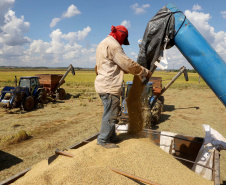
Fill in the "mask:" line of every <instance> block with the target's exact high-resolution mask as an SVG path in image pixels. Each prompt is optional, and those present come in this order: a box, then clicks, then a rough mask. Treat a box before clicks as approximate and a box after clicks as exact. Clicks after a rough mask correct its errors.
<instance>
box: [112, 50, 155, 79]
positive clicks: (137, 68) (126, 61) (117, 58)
mask: <svg viewBox="0 0 226 185" xmlns="http://www.w3.org/2000/svg"><path fill="white" fill-rule="evenodd" d="M113 61H114V62H115V63H116V64H117V65H119V66H120V67H121V68H122V70H123V71H125V72H127V73H131V74H133V75H138V76H145V77H150V76H151V72H150V71H149V70H148V69H146V68H144V67H142V66H141V65H139V64H138V63H136V62H134V61H133V60H132V59H130V58H129V57H128V56H127V55H126V54H125V52H124V51H123V50H122V49H121V48H118V49H116V50H115V53H114V58H113Z"/></svg>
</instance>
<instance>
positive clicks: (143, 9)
mask: <svg viewBox="0 0 226 185" xmlns="http://www.w3.org/2000/svg"><path fill="white" fill-rule="evenodd" d="M149 7H150V5H149V4H143V5H141V6H139V4H138V3H135V4H133V5H131V6H130V8H132V9H133V10H134V13H135V14H137V15H138V14H143V13H145V12H146V9H147V8H149Z"/></svg>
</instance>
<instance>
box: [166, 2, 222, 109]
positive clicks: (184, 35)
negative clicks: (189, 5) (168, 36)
mask: <svg viewBox="0 0 226 185" xmlns="http://www.w3.org/2000/svg"><path fill="white" fill-rule="evenodd" d="M166 7H167V8H168V9H169V10H170V11H171V12H177V13H174V17H175V35H176V36H175V38H174V41H175V45H176V46H177V48H178V49H179V50H180V52H181V53H182V54H183V55H184V57H185V58H186V59H187V60H188V62H189V63H190V64H191V65H192V67H193V68H194V69H195V70H196V71H197V72H198V73H199V75H200V76H201V77H202V78H203V80H204V81H205V82H206V83H207V85H208V86H209V87H210V88H211V89H212V90H213V92H214V93H215V94H216V96H217V97H218V98H219V99H220V101H221V102H222V103H223V104H224V106H226V62H225V61H224V60H223V59H222V58H221V57H220V56H219V55H218V53H217V52H216V51H215V50H214V49H213V48H212V47H211V46H210V44H209V43H208V42H207V41H206V40H205V38H204V37H203V36H202V35H201V34H200V33H199V32H198V30H197V29H196V28H195V27H194V26H193V25H192V23H191V22H190V21H189V20H188V19H187V18H186V17H185V16H184V14H183V13H182V12H180V10H179V9H178V8H177V7H176V6H175V5H174V4H172V3H169V4H167V5H166ZM178 11H179V12H178Z"/></svg>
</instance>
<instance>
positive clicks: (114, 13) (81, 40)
mask: <svg viewBox="0 0 226 185" xmlns="http://www.w3.org/2000/svg"><path fill="white" fill-rule="evenodd" d="M168 3H174V4H175V5H176V6H177V7H178V8H179V9H180V10H181V11H183V12H184V14H185V15H186V16H187V18H188V19H189V20H190V21H191V22H192V23H193V24H194V26H195V27H196V28H197V29H198V30H199V31H200V32H201V34H202V35H203V36H204V37H205V38H206V40H207V41H208V42H209V43H210V44H211V46H212V47H213V48H214V49H215V50H216V51H217V52H218V53H219V55H220V56H221V57H222V58H223V60H224V61H226V1H225V0H216V1H212V0H207V1H204V0H196V1H194V0H190V1H181V0H180V1H179V0H174V1H165V0H161V1H154V0H139V1H136V0H115V1H108V0H96V1H94V0H0V66H3V65H5V66H33V67H38V66H48V67H67V66H68V65H69V64H70V63H71V64H73V66H74V67H91V68H92V67H94V66H95V51H96V47H97V45H98V44H99V42H100V41H101V40H103V39H104V38H105V37H106V36H107V35H108V34H109V33H110V29H111V25H115V26H117V25H120V24H122V25H124V26H126V27H127V28H128V30H129V41H130V45H129V46H123V48H124V50H125V52H126V54H127V55H128V56H129V57H130V58H132V59H133V60H135V61H136V58H137V54H138V52H139V47H138V40H139V39H142V37H143V34H144V31H145V28H146V25H147V23H148V21H149V20H150V19H151V18H152V17H153V16H154V15H155V14H156V13H157V12H158V11H159V10H160V9H161V8H162V7H163V6H165V5H166V4H168ZM167 58H168V65H167V67H168V68H171V69H172V68H174V69H178V68H180V67H181V66H183V65H184V66H186V67H187V68H191V66H190V64H189V63H188V62H187V61H186V59H185V58H184V57H183V56H182V55H181V54H180V52H179V51H178V50H177V48H176V47H173V48H171V49H170V50H167Z"/></svg>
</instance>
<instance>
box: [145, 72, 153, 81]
mask: <svg viewBox="0 0 226 185" xmlns="http://www.w3.org/2000/svg"><path fill="white" fill-rule="evenodd" d="M151 76H152V72H151V71H150V70H148V75H147V76H146V79H149V78H151Z"/></svg>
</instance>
